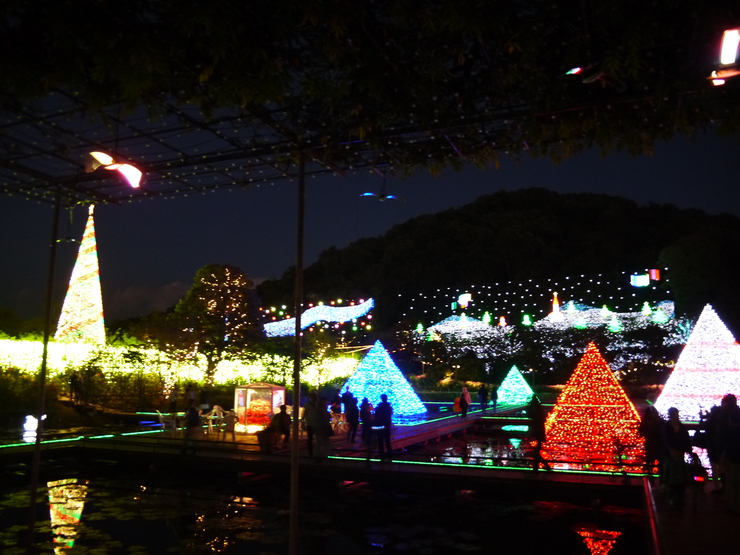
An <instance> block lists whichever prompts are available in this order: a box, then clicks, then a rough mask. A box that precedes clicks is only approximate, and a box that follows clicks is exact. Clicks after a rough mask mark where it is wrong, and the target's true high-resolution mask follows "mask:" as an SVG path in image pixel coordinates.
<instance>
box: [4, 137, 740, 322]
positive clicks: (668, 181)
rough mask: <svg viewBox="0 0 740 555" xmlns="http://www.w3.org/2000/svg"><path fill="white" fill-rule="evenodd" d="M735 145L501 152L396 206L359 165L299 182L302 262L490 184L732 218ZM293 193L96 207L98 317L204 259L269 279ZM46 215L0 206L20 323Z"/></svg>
mask: <svg viewBox="0 0 740 555" xmlns="http://www.w3.org/2000/svg"><path fill="white" fill-rule="evenodd" d="M739 150H740V142H739V141H738V138H737V137H730V138H718V137H717V136H715V135H713V134H710V135H706V136H702V137H701V138H699V139H697V140H695V141H693V142H692V141H690V140H688V139H685V138H683V137H677V138H674V139H673V140H671V141H670V142H668V143H658V144H656V148H655V154H654V155H653V156H652V157H648V156H640V157H630V156H628V155H626V154H621V153H616V154H611V155H609V156H607V157H602V156H601V155H600V154H599V153H598V151H588V152H585V153H583V154H581V155H579V156H577V157H574V158H572V159H569V160H566V161H565V162H564V163H562V164H561V165H559V166H558V165H555V164H553V163H552V162H550V161H549V160H545V159H531V158H529V157H528V156H527V155H526V154H525V155H524V156H522V157H521V159H520V160H519V161H518V162H517V161H516V160H515V159H513V158H511V157H505V158H503V159H502V165H501V168H499V169H494V168H489V169H485V170H481V169H478V168H475V167H470V168H468V169H466V170H464V171H462V172H455V171H452V170H450V171H447V172H445V173H443V174H442V175H441V176H438V177H432V176H430V175H429V174H428V173H419V174H417V175H415V176H414V177H412V178H410V179H407V180H399V179H396V178H388V180H387V182H386V192H387V193H392V194H395V195H398V196H400V197H402V198H403V199H405V202H399V201H391V200H389V201H386V202H379V201H378V200H376V199H374V198H372V197H371V198H361V197H360V194H361V193H363V192H366V191H374V192H379V191H380V190H381V189H382V187H383V181H382V178H381V177H380V176H378V175H377V174H374V173H370V172H367V171H363V172H361V173H357V174H354V175H351V176H349V177H347V178H342V177H339V176H326V177H322V178H316V179H309V181H308V183H307V185H308V186H307V197H306V239H305V240H306V245H305V247H306V248H305V264H306V265H309V264H311V263H312V262H314V261H315V260H316V258H317V257H318V254H319V253H320V252H321V251H323V250H324V249H326V248H328V247H330V246H336V247H338V248H342V247H345V246H347V245H348V244H349V243H351V242H352V241H354V240H356V239H359V238H361V237H374V236H378V235H381V234H383V233H385V232H386V231H388V230H389V229H390V228H391V227H393V226H394V225H396V224H399V223H402V222H405V221H407V220H409V219H411V218H414V217H416V216H419V215H422V214H431V213H436V212H439V211H442V210H445V209H448V208H457V207H461V206H463V205H465V204H468V203H470V202H473V201H474V200H475V199H476V198H478V197H479V196H481V195H484V194H490V193H494V192H496V191H500V190H507V191H512V190H517V189H522V188H528V187H543V188H547V189H552V190H554V191H557V192H561V193H566V192H568V193H569V192H591V193H606V194H611V195H618V196H622V197H626V198H630V199H633V200H635V201H637V202H638V203H640V204H645V203H648V202H655V203H660V204H663V203H671V204H674V205H676V206H678V207H679V208H698V209H701V210H704V211H706V212H708V213H710V214H719V213H722V212H729V213H731V214H733V215H735V216H740V167H738V164H737V161H738V160H740V156H738V154H739ZM295 191H296V184H295V182H293V183H288V182H283V183H277V184H274V185H262V186H261V187H252V188H249V189H239V190H221V191H216V192H213V193H208V194H206V195H195V196H187V197H176V198H172V199H147V200H141V201H135V202H132V203H127V204H123V205H120V206H115V205H113V206H99V207H97V209H96V227H97V238H98V254H99V257H100V268H101V280H102V286H103V302H104V306H105V312H106V320H107V321H108V322H111V321H113V320H116V319H120V318H126V317H133V316H141V315H144V314H147V313H148V312H150V311H151V310H153V309H158V310H163V309H166V308H167V307H169V306H171V305H173V304H174V303H175V302H176V301H177V299H179V298H180V297H181V296H182V295H183V294H184V293H185V292H186V291H187V289H188V288H189V287H190V285H191V283H192V279H193V276H194V274H195V272H196V271H197V270H198V269H199V268H200V267H202V266H204V265H206V264H210V263H218V264H226V263H228V264H234V265H236V266H238V267H240V268H241V269H242V270H244V271H245V272H246V273H247V274H248V275H249V276H250V277H251V278H253V279H254V280H255V281H257V282H259V281H260V280H263V279H269V278H276V277H279V276H280V275H281V274H282V273H283V272H284V271H285V270H286V269H287V268H288V267H289V266H290V265H292V264H294V263H295V257H296V255H295V235H296V226H295V219H296V203H295ZM73 215H74V218H73V222H72V224H71V225H70V224H69V223H68V222H69V214H68V213H65V214H63V215H62V222H61V225H60V231H59V234H60V236H61V237H62V238H65V237H67V236H70V237H73V238H75V239H77V240H79V239H80V237H81V235H82V230H83V228H84V224H85V219H86V209H85V208H77V209H76V210H75V211H74V214H73ZM51 218H52V207H51V205H47V204H38V203H36V202H34V201H29V200H25V199H22V198H19V197H8V196H3V197H2V200H1V201H0V261H2V262H1V264H0V308H10V309H13V310H15V311H16V312H17V314H18V315H19V316H20V317H21V318H31V317H36V316H40V315H41V314H42V313H43V302H44V290H45V283H46V275H47V268H48V252H49V249H48V245H49V240H50V237H51V221H52V220H51ZM595 221H596V215H595ZM625 225H629V222H625ZM615 233H618V230H615ZM76 250H77V245H76V244H74V243H69V242H62V243H60V248H59V259H58V260H59V263H58V271H57V279H56V284H57V285H56V289H57V291H56V293H57V294H56V299H57V300H58V302H61V298H62V296H63V294H64V291H65V290H66V282H67V281H68V279H69V277H68V276H69V275H70V273H71V269H72V265H73V263H74V257H75V256H76ZM732 255H733V256H736V255H737V253H733V254H732ZM598 270H599V269H598V268H594V271H595V272H596V271H598Z"/></svg>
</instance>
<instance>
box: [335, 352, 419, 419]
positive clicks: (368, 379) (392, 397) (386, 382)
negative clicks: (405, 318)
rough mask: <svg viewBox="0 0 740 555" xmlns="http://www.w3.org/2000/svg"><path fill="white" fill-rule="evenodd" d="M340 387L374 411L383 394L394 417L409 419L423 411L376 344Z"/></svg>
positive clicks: (392, 363)
mask: <svg viewBox="0 0 740 555" xmlns="http://www.w3.org/2000/svg"><path fill="white" fill-rule="evenodd" d="M344 386H345V387H348V388H349V390H350V392H351V393H352V395H354V396H355V397H356V398H357V399H358V400H359V401H361V400H362V398H363V397H367V398H368V400H369V401H370V402H371V403H372V404H373V406H374V407H375V406H377V405H378V403H380V396H381V395H382V394H383V393H385V394H386V395H388V402H389V403H390V404H391V406H392V407H393V414H394V416H412V415H415V414H423V413H425V412H426V410H427V409H426V407H425V406H424V403H422V402H421V399H419V396H418V395H417V394H416V391H414V389H413V388H412V387H411V384H410V383H409V382H408V380H407V379H406V377H405V376H404V375H403V373H402V372H401V370H399V368H398V366H396V364H395V363H394V362H393V360H392V359H391V357H390V355H389V354H388V352H387V351H386V350H385V347H383V344H382V343H381V342H380V341H376V342H375V345H373V347H372V348H371V349H370V350H369V351H368V353H367V354H366V355H365V358H363V359H362V361H361V362H360V364H359V365H358V366H357V369H356V370H355V372H354V374H352V375H351V376H350V378H349V380H347V383H345V384H344ZM342 389H343V390H344V388H342Z"/></svg>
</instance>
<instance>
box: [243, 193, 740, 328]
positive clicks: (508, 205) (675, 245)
mask: <svg viewBox="0 0 740 555" xmlns="http://www.w3.org/2000/svg"><path fill="white" fill-rule="evenodd" d="M737 252H740V220H738V218H736V217H735V216H732V215H730V214H720V215H709V214H706V213H705V212H703V211H701V210H694V209H688V210H682V209H678V208H676V207H675V206H673V205H670V204H662V205H658V204H648V205H645V206H639V205H638V204H637V203H636V202H634V201H631V200H627V199H624V198H621V197H617V196H610V195H604V194H590V193H569V194H559V193H556V192H553V191H549V190H545V189H539V188H533V189H524V190H520V191H515V192H503V191H501V192H497V193H495V194H492V195H486V196H482V197H480V198H479V199H477V200H476V201H475V202H473V203H470V204H468V205H466V206H463V207H461V208H455V209H450V210H445V211H442V212H439V213H437V214H431V215H425V216H420V217H417V218H414V219H412V220H409V221H407V222H405V223H403V224H400V225H397V226H395V227H393V228H392V229H391V230H390V231H388V232H387V233H386V234H384V235H382V236H380V237H375V238H364V239H360V240H358V241H355V242H353V243H352V244H350V245H349V246H347V247H346V248H344V249H337V248H335V247H331V248H329V249H327V250H325V251H324V252H322V253H321V254H320V255H319V258H318V260H317V261H316V262H315V263H314V264H312V265H311V266H309V267H307V268H306V270H305V276H304V277H305V282H304V290H305V293H306V298H307V301H308V302H312V301H318V300H321V299H324V298H327V297H342V298H360V297H364V298H367V297H370V296H372V297H373V298H375V299H376V300H377V303H376V306H377V308H376V309H375V312H374V314H375V322H376V326H375V327H376V329H377V330H381V331H382V330H390V329H391V328H393V326H395V325H396V324H397V323H398V322H399V321H400V320H401V316H400V315H401V314H402V312H403V309H404V308H405V307H402V306H399V305H398V302H399V301H398V294H399V293H416V292H418V291H420V290H426V289H434V288H439V287H465V286H467V285H470V284H471V283H476V284H483V283H496V282H502V281H511V280H518V279H541V278H557V277H560V276H565V275H569V274H573V273H576V272H579V273H597V272H616V271H623V270H625V269H633V268H648V267H660V268H662V267H668V268H669V275H670V289H671V291H672V292H673V295H674V300H675V302H676V310H677V313H678V314H680V315H688V316H690V317H694V318H695V317H697V316H698V314H699V312H700V311H701V309H702V307H703V306H704V305H705V304H707V303H711V304H712V305H713V306H714V307H715V309H716V310H717V311H718V313H719V314H720V316H721V317H722V318H723V320H724V321H725V322H726V323H727V324H728V326H730V328H731V329H734V330H737V331H740V294H739V293H738V291H737V287H736V284H737V278H738V275H740V258H738V257H737V256H736V254H735V253H737ZM294 275H295V269H294V268H289V269H288V270H287V271H286V272H285V273H284V274H283V276H282V277H281V278H279V279H275V280H270V281H266V282H263V283H262V284H260V285H259V286H258V287H257V290H258V293H259V295H260V298H261V299H262V300H263V302H266V303H268V304H269V303H272V304H275V303H282V304H291V303H292V298H293V278H294ZM415 324H416V323H415V322H413V323H411V322H408V323H406V327H409V326H411V325H415Z"/></svg>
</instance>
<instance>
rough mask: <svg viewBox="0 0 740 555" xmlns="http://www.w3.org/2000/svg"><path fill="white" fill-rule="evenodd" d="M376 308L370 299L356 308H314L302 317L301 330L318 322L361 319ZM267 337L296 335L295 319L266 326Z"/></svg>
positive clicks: (341, 321)
mask: <svg viewBox="0 0 740 555" xmlns="http://www.w3.org/2000/svg"><path fill="white" fill-rule="evenodd" d="M374 306H375V301H374V300H373V299H368V300H366V301H365V302H364V303H362V304H358V305H354V306H326V305H321V306H314V307H312V308H309V309H308V310H306V311H305V312H304V313H303V314H302V315H301V329H302V330H305V329H306V328H307V327H308V326H312V325H313V324H315V323H316V322H337V323H340V324H341V323H343V322H347V321H349V320H353V319H355V318H360V317H362V316H364V315H365V314H367V313H368V312H370V310H371V309H372V308H373V307H374ZM264 328H265V334H266V335H267V337H286V336H289V335H295V318H289V319H287V320H280V321H279V322H269V323H267V324H265V325H264Z"/></svg>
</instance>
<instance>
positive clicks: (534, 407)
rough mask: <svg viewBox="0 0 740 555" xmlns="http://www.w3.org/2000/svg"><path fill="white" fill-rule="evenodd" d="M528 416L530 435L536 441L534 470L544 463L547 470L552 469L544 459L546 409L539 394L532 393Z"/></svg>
mask: <svg viewBox="0 0 740 555" xmlns="http://www.w3.org/2000/svg"><path fill="white" fill-rule="evenodd" d="M527 417H528V418H529V435H530V437H531V438H532V439H533V440H534V441H535V442H536V444H535V447H534V463H533V465H532V470H534V471H535V472H536V471H537V470H539V468H540V465H543V466H544V467H545V468H546V469H547V470H551V468H550V465H549V464H547V462H546V461H543V460H542V455H541V451H542V444H543V443H544V442H545V439H546V437H545V409H544V407H543V406H542V403H541V402H540V398H539V397H537V395H532V399H530V401H529V405H528V406H527Z"/></svg>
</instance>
